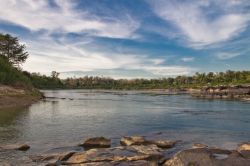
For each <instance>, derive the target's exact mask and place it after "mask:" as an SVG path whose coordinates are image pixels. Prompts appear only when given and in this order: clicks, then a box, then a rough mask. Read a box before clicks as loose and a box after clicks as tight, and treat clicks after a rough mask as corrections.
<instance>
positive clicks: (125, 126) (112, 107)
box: [0, 90, 250, 160]
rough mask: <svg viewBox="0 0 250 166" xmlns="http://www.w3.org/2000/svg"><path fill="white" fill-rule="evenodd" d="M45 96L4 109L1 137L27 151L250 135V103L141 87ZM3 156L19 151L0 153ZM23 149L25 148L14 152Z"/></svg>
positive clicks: (226, 140)
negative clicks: (138, 138)
mask: <svg viewBox="0 0 250 166" xmlns="http://www.w3.org/2000/svg"><path fill="white" fill-rule="evenodd" d="M43 92H44V94H45V96H46V97H48V98H47V99H46V100H43V101H40V102H38V103H35V104H33V105H31V106H30V107H28V108H16V109H9V110H1V111H0V142H1V144H9V143H16V142H25V143H28V144H29V145H30V146H31V149H30V150H29V151H28V152H25V153H26V154H34V153H40V152H45V151H48V150H50V149H52V148H55V147H69V146H74V145H76V144H77V143H79V142H80V141H82V140H83V139H84V138H87V137H91V136H106V137H110V138H112V139H113V140H115V141H114V144H116V143H117V142H118V141H119V138H120V137H121V136H124V135H135V134H136V135H146V136H148V137H151V136H154V137H164V138H166V139H173V140H184V141H186V142H200V143H205V144H209V145H213V146H220V147H226V148H234V147H235V146H236V145H237V144H238V143H240V142H244V141H249V138H250V103H248V102H241V101H227V100H202V99H197V98H193V97H191V96H189V95H156V94H153V93H147V94H145V93H141V92H138V91H97V90H46V91H43ZM0 153H1V154H0V156H1V157H0V160H1V158H2V159H3V158H6V157H11V156H15V155H16V154H13V152H10V153H9V152H8V153H6V152H0ZM16 153H24V152H16Z"/></svg>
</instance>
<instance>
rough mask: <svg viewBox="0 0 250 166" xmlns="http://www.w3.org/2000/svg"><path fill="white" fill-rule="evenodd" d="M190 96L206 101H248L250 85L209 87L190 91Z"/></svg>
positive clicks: (249, 98) (249, 99)
mask: <svg viewBox="0 0 250 166" xmlns="http://www.w3.org/2000/svg"><path fill="white" fill-rule="evenodd" d="M190 94H191V95H192V96H195V97H199V98H206V99H233V100H235V99H236V100H244V101H250V85H237V86H210V87H203V88H201V89H200V90H198V91H195V92H193V91H190Z"/></svg>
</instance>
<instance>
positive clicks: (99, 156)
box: [0, 136, 250, 166]
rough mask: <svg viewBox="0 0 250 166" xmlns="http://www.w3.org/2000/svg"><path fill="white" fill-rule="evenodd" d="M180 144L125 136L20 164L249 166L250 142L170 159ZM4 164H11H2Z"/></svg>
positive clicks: (179, 154) (193, 151)
mask: <svg viewBox="0 0 250 166" xmlns="http://www.w3.org/2000/svg"><path fill="white" fill-rule="evenodd" d="M178 143H179V141H169V140H147V139H145V138H144V137H141V136H132V137H123V138H121V140H120V146H117V147H111V140H110V139H108V138H104V137H95V138H89V139H87V140H85V141H84V142H83V143H80V144H79V145H78V146H81V147H83V148H84V149H85V150H84V151H66V152H58V153H47V154H40V155H33V156H29V157H28V158H26V159H25V160H23V161H22V162H20V163H19V164H18V165H27V166H28V165H29V166H33V165H41V166H42V165H44V166H57V165H70V166H137V165H138V166H158V165H162V166H249V165H250V143H242V144H241V145H239V147H238V148H237V150H226V149H219V148H212V147H207V146H206V145H203V144H197V143H196V144H193V147H192V148H191V149H186V150H182V151H180V152H177V153H175V154H172V155H171V156H167V155H166V153H167V152H168V151H170V150H171V149H172V148H173V147H175V146H176V145H177V144H178ZM0 149H2V150H11V149H12V150H22V151H24V150H28V149H29V146H28V145H4V146H0ZM2 165H6V166H7V165H11V164H10V163H2Z"/></svg>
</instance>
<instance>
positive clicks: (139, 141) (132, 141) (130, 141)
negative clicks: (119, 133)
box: [120, 136, 149, 146]
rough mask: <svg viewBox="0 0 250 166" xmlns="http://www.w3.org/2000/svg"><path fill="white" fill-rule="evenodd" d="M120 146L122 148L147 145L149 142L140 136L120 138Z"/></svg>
mask: <svg viewBox="0 0 250 166" xmlns="http://www.w3.org/2000/svg"><path fill="white" fill-rule="evenodd" d="M120 144H121V145H123V146H131V145H147V144H149V142H148V141H147V140H146V139H145V138H144V137H142V136H131V137H122V138H121V141H120Z"/></svg>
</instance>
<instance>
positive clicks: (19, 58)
mask: <svg viewBox="0 0 250 166" xmlns="http://www.w3.org/2000/svg"><path fill="white" fill-rule="evenodd" d="M28 55H29V54H28V52H27V51H26V47H25V45H24V44H20V43H19V40H18V38H17V37H12V36H11V35H9V34H1V33H0V57H2V58H5V59H7V60H8V61H9V62H10V63H11V64H12V65H13V66H16V67H19V66H20V65H21V64H22V63H24V62H25V61H26V59H27V58H28Z"/></svg>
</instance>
